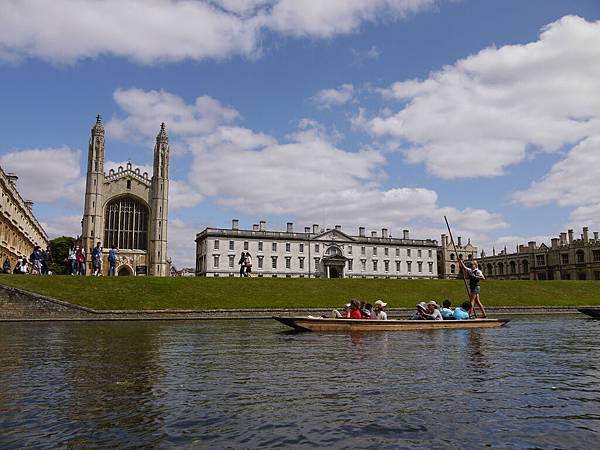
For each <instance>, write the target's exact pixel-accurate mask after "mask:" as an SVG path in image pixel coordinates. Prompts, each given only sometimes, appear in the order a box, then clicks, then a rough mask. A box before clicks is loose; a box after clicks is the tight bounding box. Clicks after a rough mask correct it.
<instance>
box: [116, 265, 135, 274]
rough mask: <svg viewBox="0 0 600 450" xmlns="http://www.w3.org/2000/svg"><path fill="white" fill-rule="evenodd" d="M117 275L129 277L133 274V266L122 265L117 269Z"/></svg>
mask: <svg viewBox="0 0 600 450" xmlns="http://www.w3.org/2000/svg"><path fill="white" fill-rule="evenodd" d="M117 275H118V276H120V277H129V276H131V275H133V272H132V271H131V268H130V267H129V266H121V267H119V269H118V270H117Z"/></svg>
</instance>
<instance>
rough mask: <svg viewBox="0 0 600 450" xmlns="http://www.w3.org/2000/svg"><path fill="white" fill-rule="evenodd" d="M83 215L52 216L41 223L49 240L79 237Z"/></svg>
mask: <svg viewBox="0 0 600 450" xmlns="http://www.w3.org/2000/svg"><path fill="white" fill-rule="evenodd" d="M81 217H82V216H81V215H71V216H52V217H48V218H46V219H43V220H41V221H40V224H41V225H42V227H43V228H44V230H46V233H47V234H48V238H49V239H54V238H57V237H60V236H69V237H77V236H80V235H81Z"/></svg>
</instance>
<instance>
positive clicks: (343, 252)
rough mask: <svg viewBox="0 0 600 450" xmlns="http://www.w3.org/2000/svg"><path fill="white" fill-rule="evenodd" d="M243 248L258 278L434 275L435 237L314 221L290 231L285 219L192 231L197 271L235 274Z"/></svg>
mask: <svg viewBox="0 0 600 450" xmlns="http://www.w3.org/2000/svg"><path fill="white" fill-rule="evenodd" d="M243 251H247V252H249V253H250V255H251V258H252V274H253V276H258V277H288V278H291V277H314V278H423V279H433V278H437V276H438V275H437V264H436V258H437V254H436V252H437V241H435V240H431V239H425V240H420V239H410V237H409V232H408V230H404V231H403V236H402V238H394V237H391V236H390V235H389V233H388V230H387V229H386V228H383V229H382V230H381V234H378V233H377V232H376V231H372V232H371V235H370V236H367V235H365V229H364V227H360V228H359V232H358V236H351V235H349V234H346V233H345V232H343V231H342V229H341V226H339V225H336V226H335V228H333V229H322V228H320V227H319V225H317V224H315V225H313V226H312V228H311V227H305V228H304V232H295V231H294V230H293V224H292V223H291V222H288V224H287V229H286V231H267V230H266V222H264V221H261V222H260V223H259V224H255V225H253V226H252V229H251V230H242V229H240V228H239V221H238V220H236V219H234V220H233V221H232V227H231V229H223V228H206V229H204V230H203V231H202V232H200V233H198V234H197V235H196V275H199V276H209V277H224V276H225V277H226V276H239V268H240V266H239V265H238V261H239V259H240V256H241V253H242V252H243Z"/></svg>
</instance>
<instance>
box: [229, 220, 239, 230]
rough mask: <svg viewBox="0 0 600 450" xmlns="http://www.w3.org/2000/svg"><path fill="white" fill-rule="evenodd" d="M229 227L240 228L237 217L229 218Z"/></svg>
mask: <svg viewBox="0 0 600 450" xmlns="http://www.w3.org/2000/svg"><path fill="white" fill-rule="evenodd" d="M231 229H232V230H239V229H240V221H239V220H238V219H231Z"/></svg>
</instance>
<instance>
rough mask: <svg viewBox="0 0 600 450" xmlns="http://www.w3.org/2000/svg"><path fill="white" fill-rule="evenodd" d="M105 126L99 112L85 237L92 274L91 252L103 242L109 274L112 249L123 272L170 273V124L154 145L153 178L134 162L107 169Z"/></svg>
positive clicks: (90, 166)
mask: <svg viewBox="0 0 600 450" xmlns="http://www.w3.org/2000/svg"><path fill="white" fill-rule="evenodd" d="M104 158H105V141H104V127H103V125H102V120H101V118H100V116H98V117H97V118H96V124H95V125H94V127H93V128H92V131H91V137H90V142H89V150H88V163H87V178H86V186H85V204H84V211H83V220H82V222H81V225H82V233H81V240H82V245H83V248H84V249H85V251H86V253H87V268H88V273H91V252H92V249H93V247H94V246H95V245H96V243H97V242H101V243H102V246H103V247H104V264H103V269H104V274H105V275H106V274H107V272H108V260H107V258H108V250H109V248H110V247H111V246H112V245H115V246H116V247H117V248H118V249H119V259H118V264H117V268H116V271H117V274H118V275H154V276H161V277H164V276H169V275H170V262H169V259H168V257H167V225H168V210H169V209H168V197H169V138H168V136H167V132H166V130H165V124H164V123H163V124H162V125H161V127H160V131H159V133H158V135H157V136H156V145H155V146H154V165H153V171H152V177H149V176H148V173H146V172H143V173H142V172H141V171H140V169H139V168H133V166H132V164H131V162H128V163H127V165H126V167H122V166H121V167H119V168H118V170H117V171H115V170H114V169H111V170H109V172H108V174H106V173H105V172H104Z"/></svg>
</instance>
